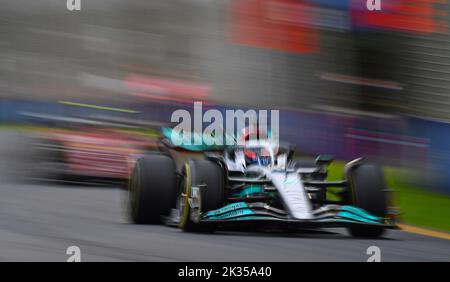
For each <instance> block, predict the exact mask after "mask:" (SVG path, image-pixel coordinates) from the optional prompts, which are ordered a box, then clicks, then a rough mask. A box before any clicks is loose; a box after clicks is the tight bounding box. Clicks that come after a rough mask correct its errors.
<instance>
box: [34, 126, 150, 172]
mask: <svg viewBox="0 0 450 282" xmlns="http://www.w3.org/2000/svg"><path fill="white" fill-rule="evenodd" d="M38 135H39V136H38V139H37V142H35V144H34V145H35V149H36V152H37V154H36V155H35V156H34V158H35V160H34V163H35V164H36V166H37V167H36V168H37V171H39V177H40V178H47V179H56V180H119V181H120V180H126V179H128V175H129V171H130V169H129V168H130V167H131V166H132V163H133V160H134V159H135V158H136V157H137V156H139V155H141V154H143V153H144V152H146V151H150V150H155V149H156V144H157V143H156V137H152V136H149V135H146V134H143V133H140V132H135V131H131V130H120V129H105V128H79V129H77V130H74V129H49V130H47V131H45V132H41V133H39V134H38Z"/></svg>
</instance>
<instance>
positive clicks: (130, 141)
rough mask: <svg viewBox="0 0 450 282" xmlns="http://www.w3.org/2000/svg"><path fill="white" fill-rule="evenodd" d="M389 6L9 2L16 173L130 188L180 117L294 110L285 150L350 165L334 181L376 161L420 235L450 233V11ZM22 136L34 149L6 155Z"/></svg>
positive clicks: (2, 73) (4, 0)
mask: <svg viewBox="0 0 450 282" xmlns="http://www.w3.org/2000/svg"><path fill="white" fill-rule="evenodd" d="M381 6H382V11H368V10H367V7H366V1H365V0H223V1H206V0H152V1H145V0H127V1H119V0H81V7H82V10H81V11H68V10H67V9H66V1H65V0H59V1H58V0H40V1H28V0H0V122H1V124H2V125H1V131H2V132H3V133H1V134H0V136H3V139H4V142H2V143H3V144H4V145H3V146H6V145H5V144H9V145H8V146H12V145H15V146H21V149H20V150H19V151H20V154H19V153H12V152H17V151H14V150H10V147H8V148H6V149H4V150H2V152H3V151H4V152H3V153H2V154H3V156H1V158H2V159H3V160H2V161H3V167H5V168H8V169H9V171H10V173H14V172H17V171H21V172H23V171H24V170H25V169H24V167H23V166H22V165H18V166H14V163H15V162H14V160H16V159H18V158H23V159H24V160H27V161H26V162H27V163H28V164H29V166H30V167H36V166H38V167H39V168H40V169H41V171H40V173H41V174H45V177H47V178H71V179H72V178H73V177H74V176H75V175H76V176H77V177H80V176H89V177H91V178H92V177H96V178H107V179H126V178H127V173H128V164H129V159H130V158H132V156H133V155H138V154H140V153H142V152H144V151H146V150H151V149H152V148H153V147H154V146H155V138H156V137H157V135H158V131H157V130H156V128H157V127H158V126H159V125H160V124H164V123H167V122H168V121H170V116H171V113H172V112H173V111H174V110H175V109H178V108H180V107H185V108H189V107H192V104H193V101H204V102H205V103H207V104H209V105H211V106H212V107H216V108H219V109H228V108H230V109H239V108H240V109H247V108H253V109H279V110H280V137H281V139H284V140H286V141H289V142H291V143H293V144H295V145H296V146H297V149H298V150H299V151H300V152H301V153H302V154H304V155H305V156H314V155H316V154H325V153H326V154H333V155H334V156H335V157H336V159H337V160H338V161H337V162H336V163H335V164H334V165H333V166H332V173H331V175H330V178H337V177H340V176H341V174H342V172H341V171H342V164H343V163H344V161H347V160H350V159H352V158H354V157H358V156H361V155H363V156H366V157H367V158H369V159H371V160H374V161H377V162H379V163H381V164H382V165H384V166H385V172H386V174H387V177H388V182H389V185H390V186H391V187H392V188H393V189H396V190H397V191H398V193H396V202H397V204H398V205H399V206H400V209H401V212H402V213H403V220H404V221H405V222H407V223H410V224H414V225H420V226H425V227H428V228H433V229H439V230H444V231H447V232H449V231H450V220H449V218H450V198H449V195H450V174H449V173H448V168H449V167H450V123H449V121H450V35H449V33H448V18H449V17H448V11H449V5H448V3H447V0H418V1H407V0H381ZM11 131H20V132H21V135H20V136H21V138H24V139H22V140H21V141H22V142H15V141H14V142H9V143H8V142H6V141H5V140H6V139H8V138H10V137H8V136H10V135H8V134H6V133H5V132H11ZM25 138H26V139H25ZM24 140H29V141H24ZM0 146H1V145H0ZM35 148H36V149H35ZM25 149H26V150H25ZM55 152H58V153H55ZM18 163H20V164H23V162H18ZM44 168H45V171H44ZM11 175H13V174H11ZM40 176H42V175H40ZM69 176H70V177H69ZM15 177H19V176H15ZM20 177H22V176H20Z"/></svg>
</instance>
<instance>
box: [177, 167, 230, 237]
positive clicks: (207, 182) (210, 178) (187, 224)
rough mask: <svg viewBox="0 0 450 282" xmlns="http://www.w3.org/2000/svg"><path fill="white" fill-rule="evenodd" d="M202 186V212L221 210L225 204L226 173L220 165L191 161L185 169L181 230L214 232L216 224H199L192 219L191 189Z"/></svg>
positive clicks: (182, 189) (182, 185) (182, 186)
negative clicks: (189, 198)
mask: <svg viewBox="0 0 450 282" xmlns="http://www.w3.org/2000/svg"><path fill="white" fill-rule="evenodd" d="M194 185H200V186H201V187H200V200H201V204H200V206H201V211H202V212H207V211H211V210H215V209H219V208H221V207H222V206H223V204H224V172H223V169H222V168H221V166H220V165H219V164H217V163H216V162H213V161H210V160H190V161H189V162H187V163H186V165H185V167H184V169H183V180H182V181H181V189H180V190H181V191H182V195H184V197H181V198H180V199H181V201H183V203H182V205H181V219H180V228H181V229H182V230H184V231H188V232H212V231H214V230H215V226H214V224H207V225H205V224H198V223H196V222H194V221H193V220H192V219H191V207H190V204H189V200H188V197H189V195H190V194H191V188H192V186H194Z"/></svg>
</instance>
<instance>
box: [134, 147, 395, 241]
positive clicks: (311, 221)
mask: <svg viewBox="0 0 450 282" xmlns="http://www.w3.org/2000/svg"><path fill="white" fill-rule="evenodd" d="M200 149H201V150H200ZM200 149H199V148H193V147H183V146H174V145H173V143H171V142H170V140H169V139H168V138H163V139H162V140H161V146H160V152H155V153H151V154H148V155H145V156H142V157H140V158H139V159H137V160H136V162H135V165H134V169H133V171H132V174H131V177H130V180H129V184H128V190H129V197H128V206H129V214H130V217H131V219H132V221H133V222H135V223H138V224H146V223H147V224H168V225H172V226H177V227H179V228H181V229H183V230H185V231H189V232H212V231H214V230H217V229H226V228H238V229H246V230H247V229H248V228H249V227H250V228H262V229H267V230H273V229H274V228H277V229H280V230H283V229H286V230H289V229H293V228H294V229H296V228H300V229H304V228H318V227H347V228H348V229H349V231H350V234H352V235H353V236H358V237H377V236H381V235H382V234H383V232H384V230H385V229H389V228H396V225H395V223H394V218H393V217H392V216H391V215H390V212H389V207H388V206H389V199H388V198H389V197H388V195H389V190H388V189H387V188H386V184H385V179H384V175H383V172H382V170H381V168H380V167H379V166H377V165H374V164H369V163H366V162H364V160H363V159H362V158H360V159H356V160H354V161H351V162H349V163H347V165H346V166H345V171H344V172H343V174H344V179H343V180H341V181H327V180H326V178H327V173H328V169H327V167H328V165H329V164H330V163H331V162H332V161H333V159H332V157H331V156H324V155H322V156H318V157H317V159H316V160H315V161H314V162H304V161H302V162H298V161H297V162H296V161H295V160H294V158H293V156H294V150H293V148H292V147H291V146H289V145H280V144H278V143H274V142H271V141H270V140H256V141H249V142H246V143H245V145H243V146H215V147H207V148H200ZM194 151H195V152H197V154H193V153H192V152H194ZM199 152H200V156H198V155H199ZM180 156H183V157H180ZM330 195H334V196H333V197H330Z"/></svg>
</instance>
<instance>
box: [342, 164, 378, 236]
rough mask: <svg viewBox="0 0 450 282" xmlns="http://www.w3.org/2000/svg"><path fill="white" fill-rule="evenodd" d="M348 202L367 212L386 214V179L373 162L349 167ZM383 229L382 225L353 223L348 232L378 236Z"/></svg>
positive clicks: (357, 234) (376, 214)
mask: <svg viewBox="0 0 450 282" xmlns="http://www.w3.org/2000/svg"><path fill="white" fill-rule="evenodd" d="M348 181H349V189H350V191H349V195H348V202H349V204H351V205H353V206H356V207H359V208H362V209H364V210H366V211H368V212H369V213H371V214H373V215H375V216H379V217H385V216H386V214H387V195H386V192H385V190H386V181H385V177H384V174H383V170H382V169H381V168H380V167H379V166H378V165H374V164H360V165H356V166H355V167H353V168H351V169H350V172H349V175H348ZM384 231H385V228H384V227H382V226H365V225H354V226H351V227H349V232H350V234H351V235H352V236H354V237H372V238H374V237H379V236H381V235H382V234H383V233H384Z"/></svg>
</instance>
